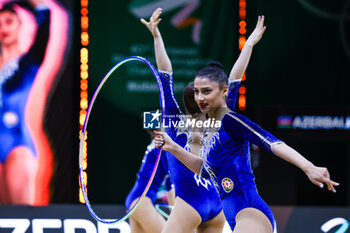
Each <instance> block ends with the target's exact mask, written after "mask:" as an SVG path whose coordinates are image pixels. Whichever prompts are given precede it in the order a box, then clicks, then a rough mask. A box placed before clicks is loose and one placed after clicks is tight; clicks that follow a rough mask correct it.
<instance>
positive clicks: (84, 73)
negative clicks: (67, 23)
mask: <svg viewBox="0 0 350 233" xmlns="http://www.w3.org/2000/svg"><path fill="white" fill-rule="evenodd" d="M88 4H89V1H88V0H81V1H80V7H81V8H80V13H81V18H80V27H81V34H80V39H81V41H80V43H81V46H82V48H81V49H80V78H81V79H80V113H79V124H80V132H79V139H81V134H82V128H83V125H84V121H85V118H86V109H87V108H88V106H89V101H88V91H87V89H88V80H87V79H88V77H89V73H88V69H89V65H88V62H89V51H88V49H87V48H86V46H87V45H88V44H89V33H88V28H89V17H88V13H89V12H88V9H87V7H88ZM86 140H87V132H85V137H84V145H83V165H82V166H83V178H84V185H85V190H86V192H87V187H86V186H87V182H88V181H87V173H86V169H87V141H86ZM79 201H80V202H81V203H85V201H84V197H83V193H82V189H81V184H80V180H79Z"/></svg>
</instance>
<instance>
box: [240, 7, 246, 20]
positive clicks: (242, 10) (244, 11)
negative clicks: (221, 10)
mask: <svg viewBox="0 0 350 233" xmlns="http://www.w3.org/2000/svg"><path fill="white" fill-rule="evenodd" d="M246 15H247V11H246V10H245V9H244V8H241V9H239V17H240V18H245V17H246Z"/></svg>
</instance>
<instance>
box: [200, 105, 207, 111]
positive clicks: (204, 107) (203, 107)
mask: <svg viewBox="0 0 350 233" xmlns="http://www.w3.org/2000/svg"><path fill="white" fill-rule="evenodd" d="M207 106H208V104H207V103H201V104H199V107H200V108H201V109H202V110H204V109H206V107H207Z"/></svg>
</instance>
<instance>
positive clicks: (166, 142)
mask: <svg viewBox="0 0 350 233" xmlns="http://www.w3.org/2000/svg"><path fill="white" fill-rule="evenodd" d="M154 134H155V138H154V144H155V146H156V147H157V148H159V147H162V149H163V150H166V151H169V150H171V149H172V148H173V146H174V143H175V142H174V141H173V140H172V139H171V138H170V137H169V135H168V134H167V133H166V132H158V131H154Z"/></svg>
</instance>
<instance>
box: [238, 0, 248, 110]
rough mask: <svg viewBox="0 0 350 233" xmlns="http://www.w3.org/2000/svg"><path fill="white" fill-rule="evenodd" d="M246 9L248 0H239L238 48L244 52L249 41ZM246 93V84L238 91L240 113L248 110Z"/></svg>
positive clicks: (244, 76) (244, 75) (243, 78)
mask: <svg viewBox="0 0 350 233" xmlns="http://www.w3.org/2000/svg"><path fill="white" fill-rule="evenodd" d="M246 7H247V1H246V0H239V12H238V14H239V19H240V21H239V24H238V25H239V30H238V32H239V34H240V36H239V39H238V48H239V50H241V51H242V49H243V47H244V44H245V42H246V41H247V38H246V33H247V30H246V26H247V22H246V17H247V10H246ZM245 79H246V74H245V73H244V74H243V77H242V82H243V81H244V80H245ZM246 92H247V89H246V87H245V85H244V83H242V84H241V87H240V88H239V90H238V93H239V96H238V108H239V110H240V111H244V110H245V109H246V104H247V101H246Z"/></svg>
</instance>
